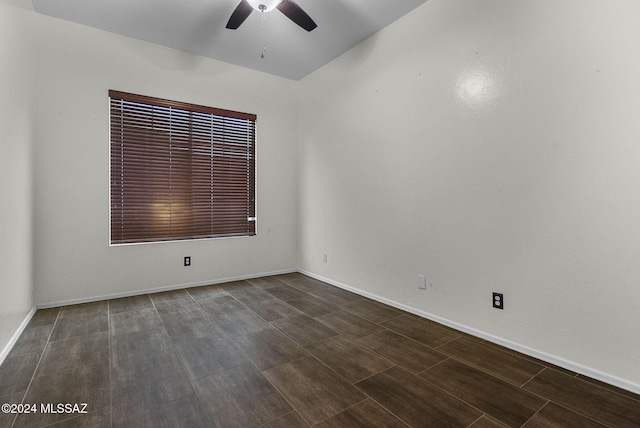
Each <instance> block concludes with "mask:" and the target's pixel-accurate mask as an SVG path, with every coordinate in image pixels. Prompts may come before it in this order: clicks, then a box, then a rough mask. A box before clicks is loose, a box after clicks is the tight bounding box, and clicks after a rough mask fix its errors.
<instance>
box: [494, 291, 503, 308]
mask: <svg viewBox="0 0 640 428" xmlns="http://www.w3.org/2000/svg"><path fill="white" fill-rule="evenodd" d="M493 307H494V308H496V309H504V296H503V295H502V293H495V292H494V293H493Z"/></svg>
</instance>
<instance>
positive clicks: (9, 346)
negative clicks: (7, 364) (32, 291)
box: [0, 306, 38, 365]
mask: <svg viewBox="0 0 640 428" xmlns="http://www.w3.org/2000/svg"><path fill="white" fill-rule="evenodd" d="M37 309H38V308H37V307H35V306H34V307H33V308H31V310H30V311H29V313H28V314H27V316H26V317H24V320H22V323H21V324H20V326H19V327H18V329H17V330H16V331H15V332H14V333H13V336H11V339H10V340H9V342H7V344H6V345H5V346H4V348H3V349H2V352H0V365H2V363H4V360H5V359H6V358H7V356H8V355H9V352H11V350H12V349H13V347H14V345H15V344H16V342H17V341H18V339H19V338H20V335H21V334H22V332H23V331H24V329H25V328H27V325H28V324H29V321H31V318H33V314H35V313H36V310H37Z"/></svg>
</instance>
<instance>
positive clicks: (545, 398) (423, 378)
mask: <svg viewBox="0 0 640 428" xmlns="http://www.w3.org/2000/svg"><path fill="white" fill-rule="evenodd" d="M449 360H454V361H457V362H459V363H462V364H466V363H465V362H464V361H460V360H459V359H457V358H455V357H449V358H447V359H446V360H443V361H440V362H439V363H437V364H434V365H433V366H431V367H429V368H428V369H424V370H422V371H421V372H420V373H416V376H417V377H419V378H420V379H422V380H424V381H426V382H428V383H429V384H430V385H433V386H434V387H436V388H438V389H439V390H441V391H444V392H446V393H447V394H449V395H450V396H452V397H455V398H456V399H458V400H459V401H461V402H463V403H465V404H467V405H468V406H471V407H473V408H474V409H477V410H479V411H480V412H482V413H484V414H486V415H487V416H490V417H491V418H493V419H495V420H497V421H499V422H500V423H502V424H504V425H507V426H508V423H506V422H504V421H502V420H500V419H498V418H497V417H496V416H494V415H491V414H489V413H487V412H486V411H484V410H482V409H479V408H477V407H476V406H474V405H472V404H471V403H468V402H467V401H466V400H464V399H463V398H462V397H458V396H457V395H455V394H453V393H452V392H449V391H447V390H446V389H444V388H442V387H440V386H438V385H437V384H435V383H433V382H431V381H430V380H429V379H427V378H425V377H423V376H421V375H422V374H424V373H426V372H428V371H429V370H431V369H434V368H435V367H437V366H439V365H441V364H444V363H445V362H446V361H449ZM466 365H469V364H466ZM470 367H472V368H476V367H474V366H470ZM480 371H483V370H480ZM483 372H484V373H485V374H487V375H490V376H492V377H494V378H495V379H498V380H501V381H503V382H505V383H507V384H510V385H511V386H514V387H515V388H518V389H521V390H522V391H524V392H527V393H529V394H531V395H533V396H534V397H536V398H540V399H542V400H543V401H544V404H542V405H541V406H540V407H539V408H538V409H537V410H536V411H535V412H534V414H537V413H538V412H539V411H540V410H542V408H544V406H546V405H547V403H548V402H549V401H551V400H550V399H549V398H547V397H543V396H541V395H539V394H536V393H533V392H531V391H528V390H526V389H523V388H520V387H518V386H517V385H514V384H512V383H510V382H506V381H504V380H503V379H500V378H498V377H496V376H495V375H492V374H491V373H487V372H485V371H483ZM529 419H531V418H529ZM529 419H527V422H528V421H529ZM525 423H526V422H524V423H523V424H522V425H520V426H524V424H525Z"/></svg>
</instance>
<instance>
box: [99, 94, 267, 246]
mask: <svg viewBox="0 0 640 428" xmlns="http://www.w3.org/2000/svg"><path fill="white" fill-rule="evenodd" d="M109 98H110V108H111V115H110V116H111V121H110V123H111V243H112V244H125V243H134V242H155V241H172V240H184V239H202V238H214V237H221V236H248V235H255V222H256V218H255V122H256V116H255V115H253V114H248V113H239V112H234V111H228V110H222V109H217V108H212V107H203V106H197V105H192V104H186V103H181V102H176V101H168V100H162V99H157V98H150V97H146V96H142V95H134V94H128V93H125V92H118V91H113V90H111V91H109Z"/></svg>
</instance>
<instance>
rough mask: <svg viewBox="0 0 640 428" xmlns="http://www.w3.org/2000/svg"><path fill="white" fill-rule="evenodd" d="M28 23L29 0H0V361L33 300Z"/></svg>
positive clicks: (30, 13) (30, 41)
mask: <svg viewBox="0 0 640 428" xmlns="http://www.w3.org/2000/svg"><path fill="white" fill-rule="evenodd" d="M32 23H33V11H32V10H31V3H30V2H29V1H24V0H13V1H10V0H0V58H1V60H0V94H2V101H3V102H2V103H1V104H0V183H1V184H0V198H1V200H2V207H1V208H0V297H1V298H0V361H2V359H3V358H2V357H4V354H3V349H4V348H5V346H6V345H7V344H8V343H9V342H10V340H11V339H12V337H13V335H14V334H15V333H16V331H17V329H18V327H19V326H20V324H21V323H22V322H23V320H24V319H25V317H26V315H27V314H28V313H29V311H30V310H31V309H32V307H33V306H34V300H33V281H32V263H31V252H32V245H31V244H32V240H31V238H32V224H31V218H32V217H31V210H32V191H31V185H32V182H31V153H32V146H33V132H32V128H33V90H32V87H33V69H34V61H33V37H32V31H33V26H32Z"/></svg>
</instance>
